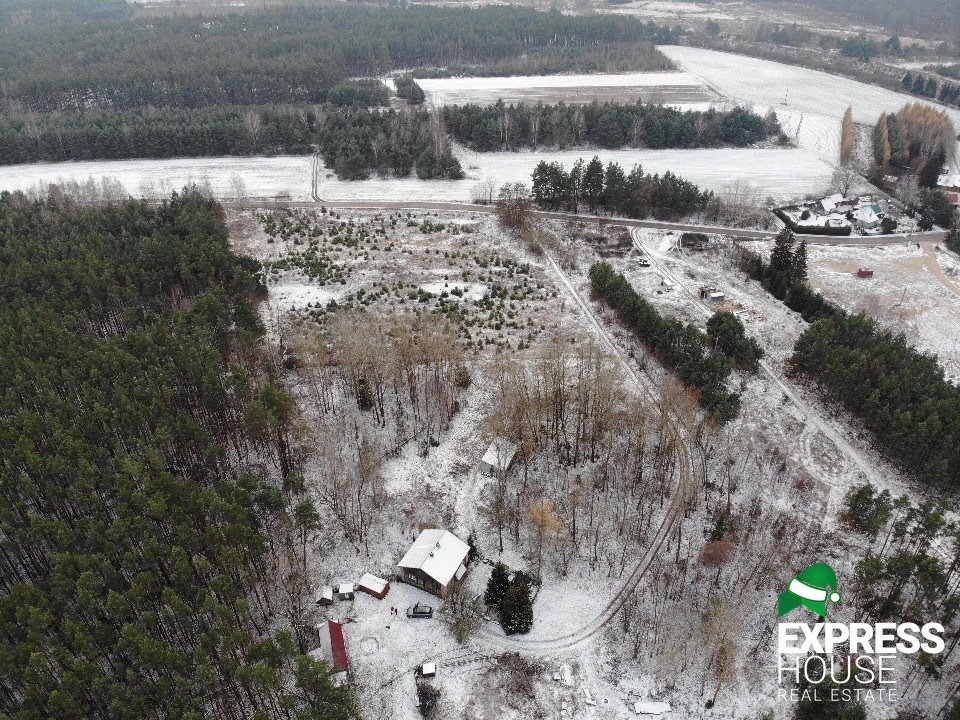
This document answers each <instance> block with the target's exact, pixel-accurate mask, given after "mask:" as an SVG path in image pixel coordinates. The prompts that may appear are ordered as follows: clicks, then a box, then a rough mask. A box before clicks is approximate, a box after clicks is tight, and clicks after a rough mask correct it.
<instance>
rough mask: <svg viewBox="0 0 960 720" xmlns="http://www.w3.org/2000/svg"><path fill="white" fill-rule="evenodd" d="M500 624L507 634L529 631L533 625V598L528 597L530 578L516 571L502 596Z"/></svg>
mask: <svg viewBox="0 0 960 720" xmlns="http://www.w3.org/2000/svg"><path fill="white" fill-rule="evenodd" d="M500 625H501V626H502V627H503V630H504V632H506V633H507V635H516V634H521V635H522V634H524V633H528V632H530V628H531V627H532V626H533V598H532V597H530V578H528V577H527V576H526V574H525V573H523V572H517V573H516V574H514V576H513V580H512V581H511V582H510V587H509V588H508V589H507V592H506V594H505V595H504V596H503V605H502V607H501V608H500Z"/></svg>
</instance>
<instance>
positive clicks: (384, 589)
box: [357, 573, 390, 600]
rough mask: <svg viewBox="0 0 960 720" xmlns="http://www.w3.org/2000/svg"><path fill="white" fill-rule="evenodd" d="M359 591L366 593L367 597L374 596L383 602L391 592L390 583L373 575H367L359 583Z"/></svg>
mask: <svg viewBox="0 0 960 720" xmlns="http://www.w3.org/2000/svg"><path fill="white" fill-rule="evenodd" d="M357 590H359V591H360V592H365V593H366V594H367V595H373V597H375V598H376V599H377V600H383V599H384V598H385V597H386V596H387V593H388V592H390V583H389V582H387V581H386V580H384V579H383V578H379V577H377V576H376V575H372V574H371V573H365V574H364V576H363V577H362V578H360V582H358V583H357Z"/></svg>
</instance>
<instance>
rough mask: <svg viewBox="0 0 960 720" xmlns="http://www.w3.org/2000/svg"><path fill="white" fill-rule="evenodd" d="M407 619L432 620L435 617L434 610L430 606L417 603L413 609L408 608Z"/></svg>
mask: <svg viewBox="0 0 960 720" xmlns="http://www.w3.org/2000/svg"><path fill="white" fill-rule="evenodd" d="M407 617H408V618H426V619H430V618H432V617H433V608H432V607H430V606H429V605H421V604H420V603H417V604H416V605H414V606H413V607H408V608H407Z"/></svg>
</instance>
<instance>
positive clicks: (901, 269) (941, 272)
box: [808, 243, 960, 382]
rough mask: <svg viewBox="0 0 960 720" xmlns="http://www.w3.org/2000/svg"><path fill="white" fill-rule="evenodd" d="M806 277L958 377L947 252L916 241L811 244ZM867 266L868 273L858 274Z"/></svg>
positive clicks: (959, 301)
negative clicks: (902, 335) (870, 273)
mask: <svg viewBox="0 0 960 720" xmlns="http://www.w3.org/2000/svg"><path fill="white" fill-rule="evenodd" d="M808 258H809V263H810V270H811V272H810V280H811V282H812V284H813V286H814V287H815V288H816V289H817V290H819V291H820V292H822V293H823V294H824V295H825V296H826V297H827V298H828V299H829V300H832V301H834V302H836V303H839V304H840V305H842V306H843V307H844V308H846V309H848V310H850V311H854V312H855V311H859V310H862V311H864V312H866V313H867V314H868V315H870V316H871V317H874V318H875V319H877V320H878V321H879V322H880V323H881V324H883V325H884V326H886V327H888V328H890V329H891V330H894V331H895V332H903V333H905V334H906V336H907V340H908V341H909V342H910V343H911V344H913V345H915V346H916V347H918V348H919V349H921V350H923V351H925V352H929V353H932V354H934V355H936V356H937V360H938V361H939V362H940V364H941V365H942V366H943V367H944V369H945V371H946V373H947V376H948V377H949V378H951V379H952V380H953V381H954V382H956V381H957V380H958V379H960V280H958V277H957V276H958V274H960V267H958V265H957V264H956V262H955V261H954V260H953V258H952V257H951V256H949V255H947V254H946V253H937V252H936V251H935V250H934V249H933V248H930V247H923V248H917V246H916V244H914V243H908V244H904V245H893V246H884V247H860V248H853V247H836V246H823V245H818V246H816V247H814V246H811V247H810V248H809V249H808ZM860 267H869V268H870V269H872V270H873V271H874V275H873V277H872V278H870V279H861V278H859V277H857V269H858V268H860Z"/></svg>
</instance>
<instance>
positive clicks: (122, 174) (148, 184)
mask: <svg viewBox="0 0 960 720" xmlns="http://www.w3.org/2000/svg"><path fill="white" fill-rule="evenodd" d="M312 166H313V157H312V156H310V155H283V156H277V157H245V158H234V157H222V158H180V159H175V160H101V161H89V162H66V163H33V164H29V165H8V166H4V167H0V191H3V190H11V191H12V190H24V191H28V190H32V189H36V188H40V187H43V186H46V185H49V184H51V183H59V182H71V181H75V182H81V183H83V182H86V181H87V180H89V179H90V178H95V179H99V178H113V179H115V180H117V182H119V183H120V184H121V185H123V187H124V189H125V190H126V191H127V192H128V193H130V194H131V195H134V196H136V197H146V198H155V197H164V196H167V195H169V194H170V193H171V192H172V191H173V190H177V189H179V188H182V187H183V186H184V185H187V184H189V183H194V182H197V183H209V184H210V188H211V190H212V191H213V193H214V194H215V195H216V196H217V197H224V198H229V197H233V196H235V195H236V191H235V188H234V187H233V180H234V178H235V176H239V177H240V178H241V179H242V180H243V184H244V185H245V187H246V192H247V194H248V195H249V196H251V197H271V198H273V197H277V196H280V195H283V194H284V193H290V195H291V198H292V199H295V200H296V199H299V200H308V199H310V177H311V172H312Z"/></svg>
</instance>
